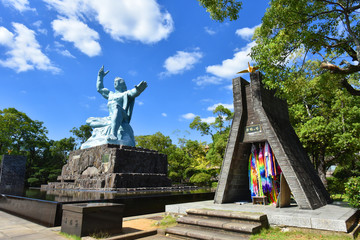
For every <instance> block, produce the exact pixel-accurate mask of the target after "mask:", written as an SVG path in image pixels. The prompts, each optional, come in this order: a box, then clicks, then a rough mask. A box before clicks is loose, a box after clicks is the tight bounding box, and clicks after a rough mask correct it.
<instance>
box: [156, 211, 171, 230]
mask: <svg viewBox="0 0 360 240" xmlns="http://www.w3.org/2000/svg"><path fill="white" fill-rule="evenodd" d="M176 219H177V216H173V215H170V214H169V215H165V216H164V217H163V219H161V220H160V221H157V222H156V223H154V224H153V225H154V226H159V227H161V228H168V227H173V226H175V225H176V224H177V222H176Z"/></svg>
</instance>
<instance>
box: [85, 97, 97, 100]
mask: <svg viewBox="0 0 360 240" xmlns="http://www.w3.org/2000/svg"><path fill="white" fill-rule="evenodd" d="M87 98H88V99H89V100H95V99H96V97H95V96H88V97H87Z"/></svg>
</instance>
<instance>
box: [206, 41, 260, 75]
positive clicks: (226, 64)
mask: <svg viewBox="0 0 360 240" xmlns="http://www.w3.org/2000/svg"><path fill="white" fill-rule="evenodd" d="M253 46H255V42H250V43H248V44H247V45H246V46H245V47H244V48H242V49H241V50H240V51H238V52H237V53H235V54H234V57H233V58H232V59H226V60H224V61H222V63H221V64H220V65H212V66H208V67H207V68H206V72H208V73H212V74H214V75H215V76H217V77H221V78H227V79H229V78H232V77H234V76H235V75H236V73H237V72H239V71H241V70H244V69H247V68H248V62H251V58H250V56H249V53H250V50H251V48H252V47H253Z"/></svg>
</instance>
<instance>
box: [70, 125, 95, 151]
mask: <svg viewBox="0 0 360 240" xmlns="http://www.w3.org/2000/svg"><path fill="white" fill-rule="evenodd" d="M92 130H93V129H92V127H90V126H89V125H86V124H85V125H81V126H80V127H79V128H76V127H74V128H73V129H71V130H70V132H71V133H72V134H73V135H74V136H75V137H76V140H77V141H78V142H79V144H78V147H79V148H80V146H81V144H83V143H84V142H86V140H88V139H89V138H90V137H91V134H92Z"/></svg>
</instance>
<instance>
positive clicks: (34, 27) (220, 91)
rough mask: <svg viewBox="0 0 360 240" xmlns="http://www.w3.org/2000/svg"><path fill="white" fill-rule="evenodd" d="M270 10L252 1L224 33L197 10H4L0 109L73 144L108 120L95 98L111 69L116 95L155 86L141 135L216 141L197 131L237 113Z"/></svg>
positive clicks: (138, 111)
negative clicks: (235, 103) (119, 81)
mask: <svg viewBox="0 0 360 240" xmlns="http://www.w3.org/2000/svg"><path fill="white" fill-rule="evenodd" d="M267 7H268V3H267V1H263V0H254V1H244V3H243V8H242V10H241V11H240V17H239V19H238V20H237V21H233V22H230V21H225V22H223V23H219V22H216V21H213V20H211V19H210V17H209V14H208V13H207V12H206V10H205V9H204V8H203V7H201V6H200V5H199V3H198V1H196V0H183V1H169V0H167V1H166V0H158V1H156V0H101V1H98V0H36V1H28V0H0V12H1V15H0V53H1V54H0V76H1V79H0V83H1V86H0V109H4V108H9V107H14V108H16V109H18V110H19V111H22V112H25V113H26V114H27V115H28V116H30V117H31V118H32V119H33V120H39V121H42V122H44V126H45V127H46V128H47V129H48V131H49V134H48V136H49V138H50V139H54V140H59V139H61V138H64V137H69V136H71V133H70V132H69V130H71V129H72V128H73V127H79V126H80V125H82V124H85V121H86V119H87V118H88V117H103V116H107V114H108V113H107V110H106V100H105V99H104V98H102V96H101V95H100V94H99V93H97V92H96V77H97V73H98V71H99V69H100V67H101V66H102V65H104V66H105V70H110V72H109V74H108V75H107V76H106V77H105V79H104V85H105V87H107V88H108V89H110V90H113V80H114V78H115V77H117V76H119V77H122V78H123V79H125V81H126V84H127V86H128V88H132V87H133V86H134V85H136V84H138V83H139V82H140V81H142V80H144V81H147V82H148V85H149V86H148V88H147V89H146V90H145V91H144V92H143V93H142V94H141V95H140V96H139V97H138V98H137V99H136V103H135V107H134V113H133V117H132V121H131V125H132V127H133V129H134V133H135V135H147V134H153V133H155V132H157V131H160V132H162V133H163V134H165V135H167V136H171V137H172V139H173V141H174V143H176V141H177V137H184V136H185V137H186V138H188V139H198V140H202V141H209V140H210V139H209V138H206V137H201V136H200V135H199V133H197V132H196V131H193V130H190V128H189V124H190V122H191V121H192V119H193V118H194V116H197V115H198V116H200V117H201V118H202V119H203V120H204V121H208V122H211V121H212V119H213V118H212V117H213V114H212V109H213V108H214V106H216V105H217V104H223V105H225V106H226V107H229V108H231V110H233V109H232V99H233V96H232V89H231V79H232V78H234V77H236V76H237V75H236V72H238V71H240V70H243V69H246V68H247V62H248V61H250V58H249V56H248V53H249V50H250V48H251V46H252V45H253V44H254V43H253V42H251V36H252V34H253V31H254V28H255V27H256V26H258V25H259V24H260V23H261V18H262V16H263V15H264V13H265V10H266V8H267ZM242 77H244V78H245V79H249V76H248V74H243V76H242Z"/></svg>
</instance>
